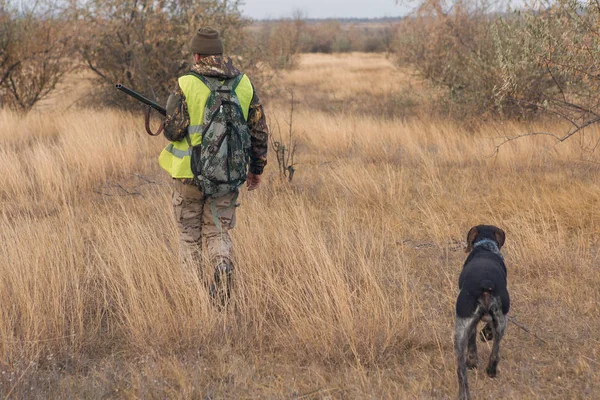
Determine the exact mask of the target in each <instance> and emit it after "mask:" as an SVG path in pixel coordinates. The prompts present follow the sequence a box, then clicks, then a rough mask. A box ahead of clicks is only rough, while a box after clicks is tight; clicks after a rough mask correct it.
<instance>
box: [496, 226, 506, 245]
mask: <svg viewBox="0 0 600 400" xmlns="http://www.w3.org/2000/svg"><path fill="white" fill-rule="evenodd" d="M494 237H495V238H496V242H498V249H501V248H502V246H504V240H506V234H505V233H504V231H503V230H502V229H500V228H496V231H495V232H494Z"/></svg>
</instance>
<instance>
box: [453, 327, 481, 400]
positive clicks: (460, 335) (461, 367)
mask: <svg viewBox="0 0 600 400" xmlns="http://www.w3.org/2000/svg"><path fill="white" fill-rule="evenodd" d="M477 321H478V319H477V318H474V317H471V318H460V317H458V316H457V317H456V326H455V329H454V354H455V355H456V372H457V375H458V398H459V400H468V399H470V398H471V397H470V395H469V383H468V381H467V357H466V351H467V346H468V342H469V339H470V337H471V335H472V334H474V332H475V328H476V326H477Z"/></svg>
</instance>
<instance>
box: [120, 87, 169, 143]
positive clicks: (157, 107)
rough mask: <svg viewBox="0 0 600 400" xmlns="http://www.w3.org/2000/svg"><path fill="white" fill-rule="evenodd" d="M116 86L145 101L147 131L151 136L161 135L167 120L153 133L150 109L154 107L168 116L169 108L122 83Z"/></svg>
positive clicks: (140, 100) (138, 99)
mask: <svg viewBox="0 0 600 400" xmlns="http://www.w3.org/2000/svg"><path fill="white" fill-rule="evenodd" d="M115 87H116V88H117V89H119V90H120V91H122V92H123V93H125V94H128V95H129V96H131V97H133V98H134V99H136V100H137V101H139V102H142V103H144V104H146V105H147V106H148V108H147V109H146V114H145V120H144V125H145V128H146V132H148V135H150V136H158V135H160V133H161V132H162V131H163V129H164V127H165V122H164V121H163V122H161V124H160V127H159V128H158V131H156V133H153V132H152V130H151V129H150V109H151V108H154V109H155V110H156V111H158V112H159V113H160V114H161V115H162V116H164V117H166V116H167V110H166V108H164V107H162V106H161V105H160V104H158V103H155V102H154V101H152V100H150V99H148V98H147V97H144V96H142V95H141V94H139V93H138V92H136V91H135V90H131V89H129V88H128V87H126V86H123V85H121V84H120V83H117V84H116V85H115Z"/></svg>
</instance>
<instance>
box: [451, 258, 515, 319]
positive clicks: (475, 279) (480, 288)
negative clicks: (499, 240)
mask: <svg viewBox="0 0 600 400" xmlns="http://www.w3.org/2000/svg"><path fill="white" fill-rule="evenodd" d="M458 288H459V290H460V292H459V294H458V297H457V299H456V315H457V316H459V317H461V318H468V317H470V316H471V315H473V313H474V312H475V309H476V308H477V304H478V299H479V297H480V296H481V295H482V294H483V293H484V292H488V293H489V295H490V296H491V297H499V298H500V300H501V302H502V313H503V314H505V315H506V314H507V313H508V310H509V309H510V298H509V296H508V290H507V289H506V266H505V265H504V260H502V258H501V257H500V256H499V255H498V254H495V253H493V252H491V251H489V250H486V249H483V248H475V249H473V250H472V251H471V253H470V254H469V257H467V260H466V261H465V264H464V266H463V270H462V272H461V274H460V277H459V278H458Z"/></svg>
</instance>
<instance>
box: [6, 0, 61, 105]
mask: <svg viewBox="0 0 600 400" xmlns="http://www.w3.org/2000/svg"><path fill="white" fill-rule="evenodd" d="M24 7H25V6H23V5H21V6H20V7H19V8H17V7H16V5H14V4H12V3H11V2H7V1H2V2H0V107H3V106H7V107H10V108H14V109H18V110H22V111H28V110H30V109H31V108H32V107H33V106H34V105H35V104H36V103H37V102H38V101H40V100H42V99H43V98H44V97H46V96H47V95H48V94H49V93H50V92H51V91H52V90H53V89H54V88H55V87H56V84H57V83H58V82H59V81H60V79H61V78H62V77H63V76H64V74H65V73H67V72H68V71H69V70H70V68H71V66H72V59H71V57H70V56H71V51H72V47H71V45H72V32H71V31H70V28H69V25H68V24H65V21H64V19H63V17H62V16H60V13H58V11H59V10H57V9H56V8H55V7H53V6H51V7H43V5H41V3H39V4H36V5H35V6H33V7H31V8H27V7H25V8H24Z"/></svg>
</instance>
